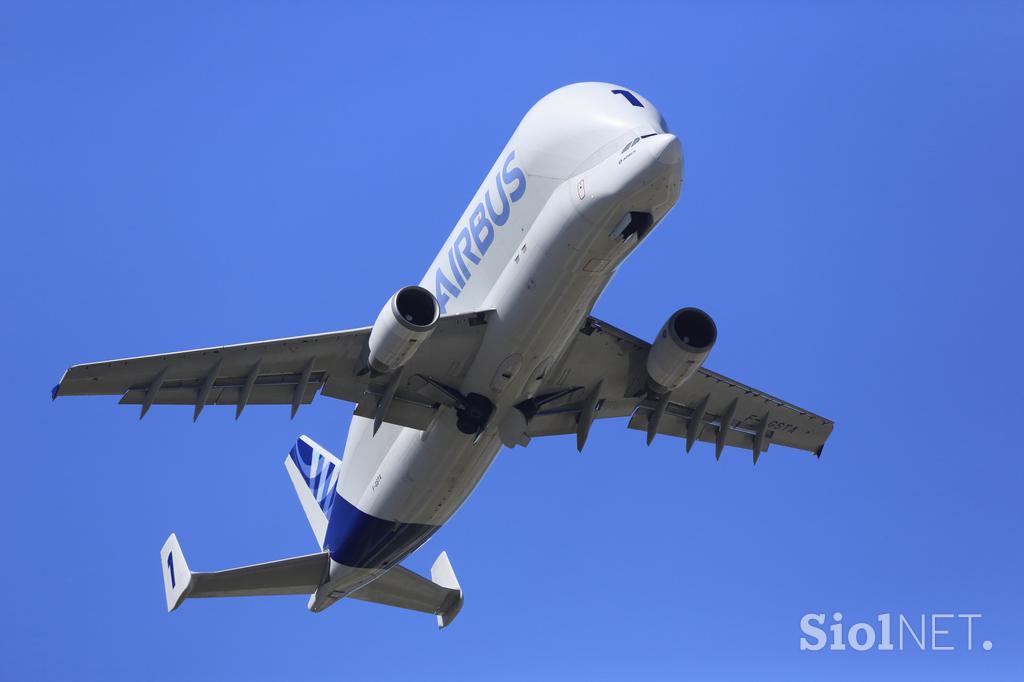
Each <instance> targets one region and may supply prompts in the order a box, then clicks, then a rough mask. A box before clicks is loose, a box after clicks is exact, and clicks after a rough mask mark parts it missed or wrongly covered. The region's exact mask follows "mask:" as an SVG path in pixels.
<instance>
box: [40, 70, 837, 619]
mask: <svg viewBox="0 0 1024 682" xmlns="http://www.w3.org/2000/svg"><path fill="white" fill-rule="evenodd" d="M682 178H683V155H682V147H681V145H680V142H679V140H678V139H677V137H676V136H675V135H673V134H672V133H670V132H669V130H668V127H667V125H666V123H665V119H664V118H663V117H662V116H661V114H660V113H659V111H658V110H657V109H656V108H655V107H654V105H653V104H652V103H651V102H650V101H649V100H647V99H646V98H645V97H643V96H641V95H640V94H638V93H637V92H636V91H634V90H630V89H628V88H625V87H622V86H619V85H613V84H610V83H597V82H588V83H576V84H572V85H568V86H565V87H562V88H560V89H558V90H555V91H554V92H552V93H550V94H548V95H547V96H545V97H544V98H543V99H541V100H540V101H539V102H537V103H536V104H535V105H534V106H533V107H532V108H531V109H530V110H529V112H528V113H527V114H526V116H525V117H524V118H523V120H522V121H521V122H520V124H519V126H518V127H517V128H516V130H515V132H514V134H513V135H512V138H511V139H510V140H509V142H508V144H507V145H506V146H505V148H504V149H503V150H502V152H501V154H500V155H499V156H498V159H497V161H495V163H494V165H493V166H492V167H491V170H490V171H489V172H488V173H487V176H486V177H485V178H484V181H483V183H482V184H481V185H480V188H479V189H478V190H477V192H476V194H475V196H474V197H473V200H472V201H471V202H470V203H469V206H468V207H467V208H466V210H465V212H464V213H463V214H462V217H461V218H460V219H459V221H458V222H457V223H456V225H455V228H454V229H453V230H452V232H451V234H450V235H449V236H448V239H447V241H446V242H445V243H444V246H443V247H442V248H441V250H440V251H439V252H438V254H437V257H436V258H435V259H434V262H433V263H432V264H431V266H430V268H429V269H428V270H427V273H426V275H424V277H423V278H422V280H420V283H419V284H418V285H412V286H406V287H403V288H402V289H399V290H398V291H397V292H396V293H395V294H394V295H393V296H391V298H389V299H388V300H387V302H386V303H385V304H384V306H383V308H382V309H381V311H380V314H379V315H378V316H377V319H376V321H375V322H374V323H373V325H372V326H369V327H363V328H359V329H350V330H345V331H336V332H328V333H323V334H313V335H309V336H296V337H291V338H283V339H275V340H270V341H258V342H254V343H243V344H238V345H229V346H217V347H211V348H202V349H198V350H190V351H184V352H176V353H167V354H161V355H148V356H142V357H135V358H127V359H122V360H111V361H107V362H96V363H89V364H81V365H75V366H73V367H71V368H70V369H68V370H67V372H66V373H65V374H64V376H63V378H62V379H61V380H60V383H59V384H58V385H57V386H56V387H54V389H53V392H52V397H53V398H54V399H56V398H57V397H61V396H73V395H119V396H121V400H120V402H121V403H122V404H127V405H139V406H140V415H139V418H140V419H141V418H142V417H144V416H145V415H146V413H147V411H148V410H149V409H150V408H151V407H152V406H153V405H190V406H192V407H193V420H195V419H197V418H198V417H199V415H200V413H201V412H202V411H203V409H204V407H205V406H207V405H232V406H234V407H235V418H236V419H237V418H238V417H239V416H240V415H241V414H242V411H243V410H244V409H245V407H246V406H247V405H250V404H284V405H290V406H291V414H292V417H294V416H295V413H296V411H297V410H298V409H299V407H300V406H302V405H306V404H309V403H311V402H312V401H313V399H314V397H315V396H316V395H317V393H319V394H320V395H324V396H327V397H330V398H336V399H339V400H344V401H348V402H350V403H353V404H354V405H355V409H354V416H353V417H352V421H351V424H350V427H349V431H348V437H347V441H346V443H345V449H344V454H343V457H342V458H340V459H339V458H337V457H335V456H334V455H333V454H331V453H330V452H328V451H327V450H325V449H324V448H323V447H321V446H320V445H318V444H317V443H316V442H315V441H313V440H312V439H311V438H309V437H307V436H301V437H299V439H298V440H297V442H296V443H295V445H294V446H293V447H292V448H291V450H290V452H289V453H288V455H287V457H286V458H285V461H284V464H285V469H286V470H287V473H288V476H289V478H290V479H291V481H292V484H293V485H294V487H295V491H296V493H297V495H298V497H299V500H300V502H301V504H302V508H303V510H304V511H305V513H306V516H307V518H308V521H309V524H310V526H311V528H312V530H313V534H314V536H315V538H316V542H317V545H318V547H319V551H318V552H315V553H312V554H308V555H305V556H299V557H293V558H288V559H282V560H279V561H272V562H269V563H264V564H258V565H254V566H247V567H243V568H235V569H230V570H224V571H217V572H209V573H201V572H192V571H191V570H190V569H189V566H188V564H187V563H186V561H185V557H184V555H183V554H182V550H181V547H180V545H179V543H178V540H177V537H176V536H175V535H174V534H172V535H171V536H170V537H169V538H168V539H167V541H166V543H165V544H164V546H163V548H162V549H161V551H160V561H161V565H162V570H163V577H164V591H165V596H166V602H167V610H168V611H173V610H174V609H176V608H178V606H180V605H181V603H182V602H183V601H184V600H185V599H191V598H200V597H226V596H247V595H275V594H303V595H309V602H308V608H309V610H310V611H313V612H319V611H323V610H324V609H325V608H327V607H328V606H330V605H331V604H334V603H335V602H336V601H338V600H339V599H342V598H352V599H358V600H363V601H370V602H375V603H380V604H387V605H391V606H397V607H401V608H405V609H411V610H414V611H420V612H424V613H429V614H433V615H434V616H436V618H437V624H438V626H439V627H441V628H443V627H446V626H447V625H449V624H450V623H451V622H452V620H453V619H454V618H455V617H456V615H457V614H458V613H459V611H460V609H461V608H462V604H463V593H462V589H461V587H460V585H459V581H458V579H457V578H456V576H455V572H454V570H453V569H452V565H451V562H450V561H449V559H448V555H447V553H445V552H441V554H440V555H439V556H438V557H437V560H436V561H435V562H434V564H433V566H432V568H431V571H430V577H429V578H427V577H424V576H420V575H418V574H417V573H414V572H412V571H410V570H408V569H406V568H404V567H403V566H402V565H401V562H402V561H403V559H405V558H406V557H407V556H408V555H409V554H410V553H412V552H413V551H414V550H416V549H417V548H419V547H420V546H421V545H423V544H424V543H425V542H426V541H427V539H428V538H430V537H431V536H432V535H433V534H434V533H435V532H437V530H438V529H439V528H440V527H441V526H442V525H443V524H444V523H445V522H446V521H447V520H448V519H449V518H450V517H451V516H452V515H453V514H454V513H455V511H456V510H457V509H458V508H459V507H460V506H461V505H462V504H463V502H465V501H466V499H467V497H468V496H469V495H470V493H471V492H472V491H473V489H474V488H475V487H476V485H477V483H478V482H479V481H480V479H481V477H482V476H483V475H484V472H485V471H487V468H488V467H489V466H490V464H491V462H492V461H493V460H494V458H495V456H496V455H497V454H498V452H499V451H500V450H501V448H502V447H503V446H504V447H509V448H514V447H517V446H526V445H528V444H529V443H530V441H531V439H533V438H537V437H542V436H550V435H558V434H567V435H575V436H576V447H577V449H578V450H579V451H580V452H582V451H583V449H584V445H585V444H586V442H587V437H588V434H589V433H590V429H591V425H592V424H593V422H594V420H595V419H606V418H628V419H629V422H628V427H629V428H631V429H636V430H639V431H643V432H645V433H646V438H647V443H648V444H650V443H651V441H652V440H653V439H654V437H655V436H656V435H658V434H663V435H668V436H675V437H678V438H681V439H683V440H684V441H685V448H686V452H689V451H690V449H691V448H692V447H693V445H694V443H696V442H697V441H702V442H707V443H710V444H713V446H714V455H715V458H716V459H717V458H719V457H720V456H721V454H722V451H723V450H724V448H725V447H727V446H728V447H736V448H744V449H746V450H748V451H750V453H751V454H752V457H753V462H754V463H755V464H756V463H757V461H758V458H759V457H760V455H761V454H762V453H763V452H764V451H765V450H767V449H768V447H769V446H770V445H772V444H777V445H780V446H786V447H790V448H795V449H797V450H804V451H808V452H811V453H813V454H814V455H816V456H817V457H819V458H820V456H821V452H822V448H823V447H824V444H825V441H826V440H827V439H828V437H829V435H830V434H831V432H832V428H833V422H832V421H830V420H828V419H825V418H823V417H820V416H818V415H816V414H813V413H811V412H808V411H807V410H804V409H801V408H799V407H796V406H794V405H792V404H789V403H787V402H784V401H782V400H780V399H778V398H775V397H773V396H771V395H768V394H767V393H764V392H762V391H758V390H756V389H753V388H750V387H748V386H745V385H743V384H741V383H740V382H738V381H736V380H734V379H730V378H728V377H725V376H722V375H721V374H718V373H716V372H713V371H712V370H710V369H708V368H706V367H705V366H704V361H705V359H706V358H707V356H708V354H709V353H710V352H711V349H712V347H713V346H714V344H715V340H716V338H717V335H718V331H717V327H716V325H715V323H714V321H713V320H712V318H711V317H710V316H709V315H708V314H707V313H705V312H704V311H702V310H700V309H698V308H695V307H683V308H681V309H679V310H677V311H676V312H674V313H672V314H671V315H670V316H669V317H668V319H667V321H666V322H665V323H664V325H663V326H662V327H661V329H660V331H659V332H658V333H657V335H656V336H655V337H654V340H653V341H652V342H647V341H645V340H642V339H640V338H638V337H636V336H633V335H631V334H629V333H627V332H625V331H623V330H621V329H618V328H616V327H615V326H613V325H611V324H608V323H606V322H604V321H602V320H599V319H597V318H595V317H593V316H592V315H591V311H592V309H593V307H594V304H595V302H596V301H597V298H598V296H600V294H601V292H602V291H603V290H604V288H605V287H606V286H607V285H608V283H609V281H610V280H611V278H612V275H613V274H614V273H615V271H616V269H617V268H618V267H619V265H620V264H621V263H622V262H623V260H624V259H625V258H626V257H627V256H628V255H629V254H630V253H631V252H632V251H633V250H634V249H635V248H636V247H637V246H638V245H639V244H640V243H642V242H643V241H644V239H646V237H647V236H648V235H649V234H651V231H652V230H653V229H654V228H655V227H656V226H657V225H658V224H659V223H660V222H661V221H662V219H663V218H664V217H665V215H666V214H667V213H668V212H669V210H670V209H671V208H672V207H673V206H674V205H675V203H676V201H677V199H678V198H679V193H680V189H681V185H682Z"/></svg>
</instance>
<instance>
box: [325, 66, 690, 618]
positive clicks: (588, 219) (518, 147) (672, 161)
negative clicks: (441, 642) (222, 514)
mask: <svg viewBox="0 0 1024 682" xmlns="http://www.w3.org/2000/svg"><path fill="white" fill-rule="evenodd" d="M681 182H682V154H681V149H680V145H679V142H678V140H677V139H676V138H675V137H674V136H673V135H671V134H669V133H668V131H667V130H666V127H665V123H664V120H663V119H662V117H661V116H660V114H659V113H658V111H657V110H656V109H655V108H654V107H653V105H651V103H650V102H648V101H647V100H645V99H644V98H642V97H640V96H639V95H637V94H636V93H633V92H632V91H629V90H626V89H624V88H621V87H619V86H616V85H611V84H607V83H579V84H575V85H570V86H567V87H564V88H561V89H559V90H556V91H555V92H553V93H551V94H550V95H548V96H547V97H545V98H544V99H542V100H541V101H540V102H538V103H537V104H536V105H535V106H534V107H533V108H532V109H531V110H530V111H529V112H528V113H527V115H526V116H525V118H524V119H523V121H522V122H521V123H520V125H519V127H518V128H517V129H516V131H515V133H514V134H513V136H512V138H511V139H510V140H509V142H508V144H507V145H506V146H505V148H504V149H503V150H502V152H501V154H500V155H499V156H498V160H497V161H496V162H495V164H494V166H493V167H492V168H491V170H490V172H489V173H488V174H487V176H486V178H485V179H484V181H483V183H482V185H481V186H480V189H479V190H478V191H477V194H476V196H475V197H474V198H473V201H472V202H470V205H469V207H468V208H467V209H466V212H465V213H464V214H463V215H462V217H461V218H460V220H459V221H458V223H457V224H456V226H455V228H454V229H453V230H452V233H451V234H450V235H449V237H448V240H447V241H446V242H445V245H444V247H443V248H442V249H441V251H440V252H439V253H438V255H437V257H436V258H435V260H434V262H433V264H432V265H431V267H430V269H429V270H428V271H427V274H426V275H425V276H424V278H423V280H422V281H421V282H420V284H421V286H423V287H425V288H427V289H429V290H430V291H432V292H434V293H435V295H436V297H437V300H438V302H439V303H440V305H441V309H442V313H447V314H451V313H460V312H470V311H474V310H486V309H493V310H495V311H496V313H495V315H494V316H493V317H492V319H491V321H490V322H489V324H488V325H487V331H486V335H485V337H484V341H483V344H482V345H481V347H480V349H479V351H478V352H477V354H476V355H475V356H474V357H472V358H466V359H464V362H467V363H469V366H468V371H467V373H466V379H465V381H464V383H463V385H462V386H460V387H458V388H459V389H461V390H462V392H463V393H465V394H468V393H470V392H474V393H479V394H481V395H484V396H486V397H487V398H489V399H490V400H491V401H492V402H493V403H494V406H495V409H494V412H493V414H492V417H491V419H490V421H489V422H488V425H487V428H486V429H485V430H484V432H483V433H482V434H481V436H480V437H479V438H477V439H475V438H474V437H473V436H471V435H466V434H465V433H462V432H460V431H459V430H458V428H457V427H456V423H455V415H454V412H453V411H451V410H449V409H447V408H443V407H442V408H441V409H440V410H439V411H438V416H437V418H436V419H435V420H434V422H433V423H432V424H431V426H430V427H429V428H427V429H426V430H425V431H419V430H415V429H409V428H403V427H399V426H394V425H390V424H384V425H382V426H381V428H380V430H379V431H378V432H377V433H376V435H374V434H373V430H372V426H373V423H372V421H371V420H368V419H363V418H361V417H353V419H352V423H351V425H350V427H349V433H348V440H347V443H346V445H345V452H344V457H343V459H342V463H341V471H340V475H339V485H338V494H339V496H340V499H336V500H335V504H334V505H333V510H332V515H331V519H330V521H329V524H328V531H327V538H326V545H327V549H329V550H330V552H331V558H332V563H331V576H330V580H329V582H328V583H326V584H325V585H324V586H322V587H321V588H320V589H319V590H318V591H317V592H316V594H314V595H313V597H312V598H311V600H310V609H312V610H315V611H319V610H322V609H323V608H325V607H326V606H329V605H330V604H331V603H333V602H334V601H336V600H337V599H339V598H341V597H343V596H345V595H346V594H348V593H349V592H351V591H352V590H354V589H356V588H357V587H359V586H361V585H363V584H365V583H366V582H368V581H370V580H373V579H374V578H375V577H377V576H378V575H380V574H381V573H383V572H384V571H386V570H387V569H389V568H390V567H392V566H393V565H395V564H396V563H398V562H399V561H401V560H402V559H403V558H404V557H405V556H406V555H407V554H409V553H410V552H412V551H413V550H415V549H416V548H417V547H419V546H420V545H421V544H423V542H425V541H426V540H427V538H429V537H430V535H431V534H432V533H433V532H434V531H435V530H437V528H438V527H440V526H441V525H442V524H443V523H444V522H445V521H446V520H447V519H448V518H450V517H451V515H452V514H453V513H454V512H455V511H456V510H457V509H458V508H459V506H460V505H461V504H462V503H463V502H464V501H465V500H466V498H467V497H468V496H469V494H470V493H471V492H472V490H473V489H474V488H475V487H476V485H477V483H478V482H479V481H480V478H481V477H482V476H483V474H484V472H485V471H486V470H487V468H488V466H489V465H490V464H491V462H492V461H493V459H494V457H495V456H496V455H497V453H498V451H499V450H500V449H501V447H502V443H501V440H500V439H499V436H498V426H499V424H501V422H502V419H503V418H504V417H505V415H507V414H508V412H509V410H510V409H512V406H513V405H515V404H517V403H519V402H521V401H522V400H525V399H527V398H530V397H532V396H534V395H535V394H536V392H537V391H538V389H539V387H540V386H541V385H542V384H543V383H545V381H548V382H550V381H551V379H552V377H550V376H548V372H549V371H551V369H552V368H554V367H556V366H557V364H558V360H559V358H560V357H561V355H562V354H563V353H564V352H565V351H566V349H567V348H568V346H569V344H570V343H571V341H572V339H573V336H574V334H575V333H576V332H577V330H578V329H579V328H580V326H581V324H582V323H583V320H584V319H585V318H586V316H587V315H588V314H589V313H590V310H591V309H592V307H593V305H594V303H595V302H596V300H597V297H598V296H599V295H600V293H601V292H602V290H603V289H604V287H605V286H606V285H607V284H608V282H609V280H610V279H611V277H612V275H613V274H614V272H615V269H616V268H617V267H618V265H619V264H620V263H621V262H622V260H623V259H624V258H625V257H626V256H627V255H628V254H629V253H630V251H631V250H632V249H633V248H634V247H635V246H636V245H637V244H638V243H639V241H640V239H642V238H643V236H645V235H646V234H647V232H648V231H649V230H650V229H651V228H652V227H653V226H654V225H656V224H657V223H658V221H660V220H661V219H662V218H663V217H664V215H665V214H666V213H667V212H668V210H669V209H671V208H672V206H673V205H674V204H675V202H676V199H677V198H678V196H679V190H680V185H681ZM631 216H632V222H631ZM648 216H649V217H648ZM637 230H639V232H638V233H637V234H631V233H632V232H635V231H637Z"/></svg>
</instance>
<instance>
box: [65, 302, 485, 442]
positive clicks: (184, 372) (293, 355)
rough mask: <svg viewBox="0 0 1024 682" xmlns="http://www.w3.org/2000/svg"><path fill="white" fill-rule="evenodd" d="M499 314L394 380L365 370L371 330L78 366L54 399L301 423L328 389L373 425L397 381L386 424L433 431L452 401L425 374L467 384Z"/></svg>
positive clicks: (457, 322) (442, 341) (476, 316)
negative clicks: (89, 398)
mask: <svg viewBox="0 0 1024 682" xmlns="http://www.w3.org/2000/svg"><path fill="white" fill-rule="evenodd" d="M492 312H493V311H483V312H474V313H466V314H459V315H446V316H443V317H441V318H440V319H439V320H438V323H437V327H436V328H435V329H434V333H433V334H432V335H431V336H430V338H429V339H428V340H427V341H426V342H425V343H424V346H425V348H422V349H420V350H419V351H418V352H417V353H416V354H415V355H413V357H412V358H411V359H410V360H409V362H408V363H407V364H406V365H405V366H404V368H403V370H402V371H401V372H395V373H391V374H389V375H386V376H371V373H369V372H365V373H359V372H360V369H361V368H362V367H363V363H364V361H365V357H364V355H363V354H364V353H365V349H366V347H367V338H368V337H369V335H370V329H371V328H370V327H365V328H362V329H350V330H346V331H338V332H328V333H325V334H312V335H309V336H295V337H291V338H285V339H274V340H271V341H258V342H255V343H241V344H236V345H231V346H215V347H211V348H201V349H197V350H189V351H182V352H177V353H167V354H163V355H146V356H142V357H136V358H126V359H123V360H108V361H106V362H94V363H88V364H83V365H75V366H73V367H71V368H70V369H68V370H67V372H65V373H64V376H63V378H61V380H60V383H59V384H57V386H55V387H54V389H53V393H52V397H53V398H54V399H56V398H58V397H61V396H71V395H119V396H121V403H122V404H127V405H141V406H142V411H141V415H140V418H141V416H144V415H145V414H146V411H147V410H148V409H149V408H150V406H151V405H193V406H194V408H195V411H194V417H193V418H196V417H198V416H199V413H200V412H201V411H202V409H203V407H204V406H206V405H234V406H235V416H236V418H237V416H238V415H240V414H241V413H242V410H243V409H244V408H245V406H246V405H247V404H250V403H255V404H282V405H291V407H292V416H294V415H295V412H296V411H297V410H298V408H299V406H300V405H302V404H308V403H310V402H312V401H313V398H314V396H315V395H316V394H317V392H318V391H319V392H320V393H321V394H323V395H326V396H328V397H331V398H339V399H342V400H347V401H350V402H353V403H356V410H355V413H356V414H358V415H360V416H368V417H371V418H374V417H376V416H378V415H377V412H378V406H379V405H380V404H381V403H382V397H383V396H384V395H385V394H386V393H387V392H388V390H389V385H390V382H391V381H396V382H397V383H396V385H395V386H394V390H393V392H392V393H391V396H390V397H389V399H388V400H387V401H383V402H386V403H387V405H386V414H383V415H379V416H380V417H381V420H382V421H385V422H389V423H393V424H399V425H401V426H411V427H413V428H419V429H424V428H426V427H427V426H428V425H429V423H430V421H431V420H432V419H433V416H434V413H435V411H436V407H437V405H438V404H439V403H440V402H443V401H444V399H443V397H440V398H439V397H438V396H437V395H436V394H434V393H433V391H434V389H433V388H432V387H430V386H429V385H427V383H426V382H425V381H424V380H423V379H421V378H420V377H419V376H418V375H425V376H428V377H430V378H432V379H434V380H436V381H438V382H440V383H442V384H446V385H449V386H453V385H454V386H457V385H459V384H460V383H461V382H462V378H463V377H464V376H465V373H466V372H467V371H468V369H469V363H470V362H471V361H472V359H473V357H474V356H475V355H476V351H477V349H478V348H479V346H480V343H481V341H482V340H483V336H484V330H486V328H487V327H486V325H487V321H488V320H489V319H490V316H491V313H492ZM396 377H397V378H396Z"/></svg>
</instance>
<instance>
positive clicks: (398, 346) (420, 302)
mask: <svg viewBox="0 0 1024 682" xmlns="http://www.w3.org/2000/svg"><path fill="white" fill-rule="evenodd" d="M440 316H441V307H440V306H439V305H438V304H437V299H436V298H434V295H433V294H432V293H430V292H429V291H427V290H426V289H424V288H423V287H418V286H411V287H404V288H402V289H399V290H398V291H397V292H396V293H395V295H394V296H392V297H391V298H390V299H388V302H387V303H385V304H384V307H383V308H382V309H381V311H380V314H379V315H377V321H376V322H374V323H373V329H371V330H370V339H369V342H368V345H369V354H368V357H367V364H368V365H369V367H370V369H371V370H372V371H373V372H376V373H378V374H386V373H388V372H391V371H393V370H396V369H398V368H399V367H401V366H402V365H404V364H405V363H406V362H408V361H409V358H411V357H412V356H413V353H415V352H416V351H417V349H419V347H420V345H421V344H422V343H423V342H424V341H426V340H427V339H428V338H430V335H431V334H432V333H433V331H434V327H436V326H437V320H438V318H439V317H440Z"/></svg>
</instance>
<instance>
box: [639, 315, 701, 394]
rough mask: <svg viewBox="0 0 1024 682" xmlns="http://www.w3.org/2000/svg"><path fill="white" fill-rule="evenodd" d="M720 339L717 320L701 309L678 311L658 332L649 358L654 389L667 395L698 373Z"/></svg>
mask: <svg viewBox="0 0 1024 682" xmlns="http://www.w3.org/2000/svg"><path fill="white" fill-rule="evenodd" d="M716 338H718V328H717V327H715V322H714V320H712V319H711V317H710V316H709V315H708V314H707V313H706V312H704V311H703V310H700V309H699V308H682V309H680V310H677V311H676V312H675V313H674V314H673V315H672V317H670V318H668V322H666V323H665V325H664V326H663V327H662V328H661V331H660V332H658V338H656V339H655V340H654V343H653V344H651V350H650V352H649V353H648V355H647V376H648V378H649V380H650V386H651V390H652V391H654V392H655V393H665V392H666V391H671V390H673V389H676V388H678V387H679V386H681V385H682V384H683V382H685V381H686V380H687V379H689V378H690V377H691V376H693V375H694V373H696V371H697V369H698V368H699V367H700V366H701V364H702V363H703V362H704V359H705V358H707V356H708V353H710V352H711V347H712V346H714V345H715V339H716Z"/></svg>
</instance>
